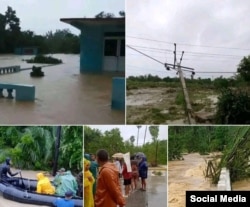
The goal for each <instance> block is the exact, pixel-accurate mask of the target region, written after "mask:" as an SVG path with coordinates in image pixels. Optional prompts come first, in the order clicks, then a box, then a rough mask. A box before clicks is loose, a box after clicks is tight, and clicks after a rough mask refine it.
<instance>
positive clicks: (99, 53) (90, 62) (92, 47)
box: [80, 25, 125, 73]
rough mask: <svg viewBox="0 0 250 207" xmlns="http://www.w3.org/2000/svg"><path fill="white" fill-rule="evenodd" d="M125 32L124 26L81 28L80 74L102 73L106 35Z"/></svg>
mask: <svg viewBox="0 0 250 207" xmlns="http://www.w3.org/2000/svg"><path fill="white" fill-rule="evenodd" d="M106 32H125V27H124V26H122V25H121V26H108V25H99V26H84V27H82V28H81V54H80V72H81V73H83V72H94V73H95V72H102V68H103V51H104V33H106Z"/></svg>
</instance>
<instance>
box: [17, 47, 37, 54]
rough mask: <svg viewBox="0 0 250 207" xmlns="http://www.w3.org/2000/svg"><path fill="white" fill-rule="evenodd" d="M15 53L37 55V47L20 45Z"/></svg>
mask: <svg viewBox="0 0 250 207" xmlns="http://www.w3.org/2000/svg"><path fill="white" fill-rule="evenodd" d="M14 53H15V54H16V55H37V53H38V48H37V47H18V48H15V50H14Z"/></svg>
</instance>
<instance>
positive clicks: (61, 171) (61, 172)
mask: <svg viewBox="0 0 250 207" xmlns="http://www.w3.org/2000/svg"><path fill="white" fill-rule="evenodd" d="M64 173H65V168H63V167H62V168H61V169H59V170H58V171H57V174H56V176H55V178H54V180H53V184H54V185H55V186H56V187H57V186H59V185H60V184H61V176H63V175H64Z"/></svg>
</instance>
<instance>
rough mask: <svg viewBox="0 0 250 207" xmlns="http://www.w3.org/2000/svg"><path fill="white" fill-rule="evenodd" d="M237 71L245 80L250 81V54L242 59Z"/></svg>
mask: <svg viewBox="0 0 250 207" xmlns="http://www.w3.org/2000/svg"><path fill="white" fill-rule="evenodd" d="M237 71H238V73H239V74H240V76H241V77H242V78H243V79H244V80H245V81H247V82H250V55H248V56H247V57H244V58H243V59H242V60H241V61H240V64H239V65H238V68H237Z"/></svg>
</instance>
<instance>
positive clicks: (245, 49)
mask: <svg viewBox="0 0 250 207" xmlns="http://www.w3.org/2000/svg"><path fill="white" fill-rule="evenodd" d="M126 37H130V38H134V39H141V40H148V41H154V42H161V43H166V44H174V42H166V41H161V40H155V39H150V38H142V37H136V36H130V35H127V36H126ZM178 45H186V46H192V47H207V48H215V49H228V50H244V51H250V49H247V48H237V47H219V46H209V45H195V44H187V43H178Z"/></svg>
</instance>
